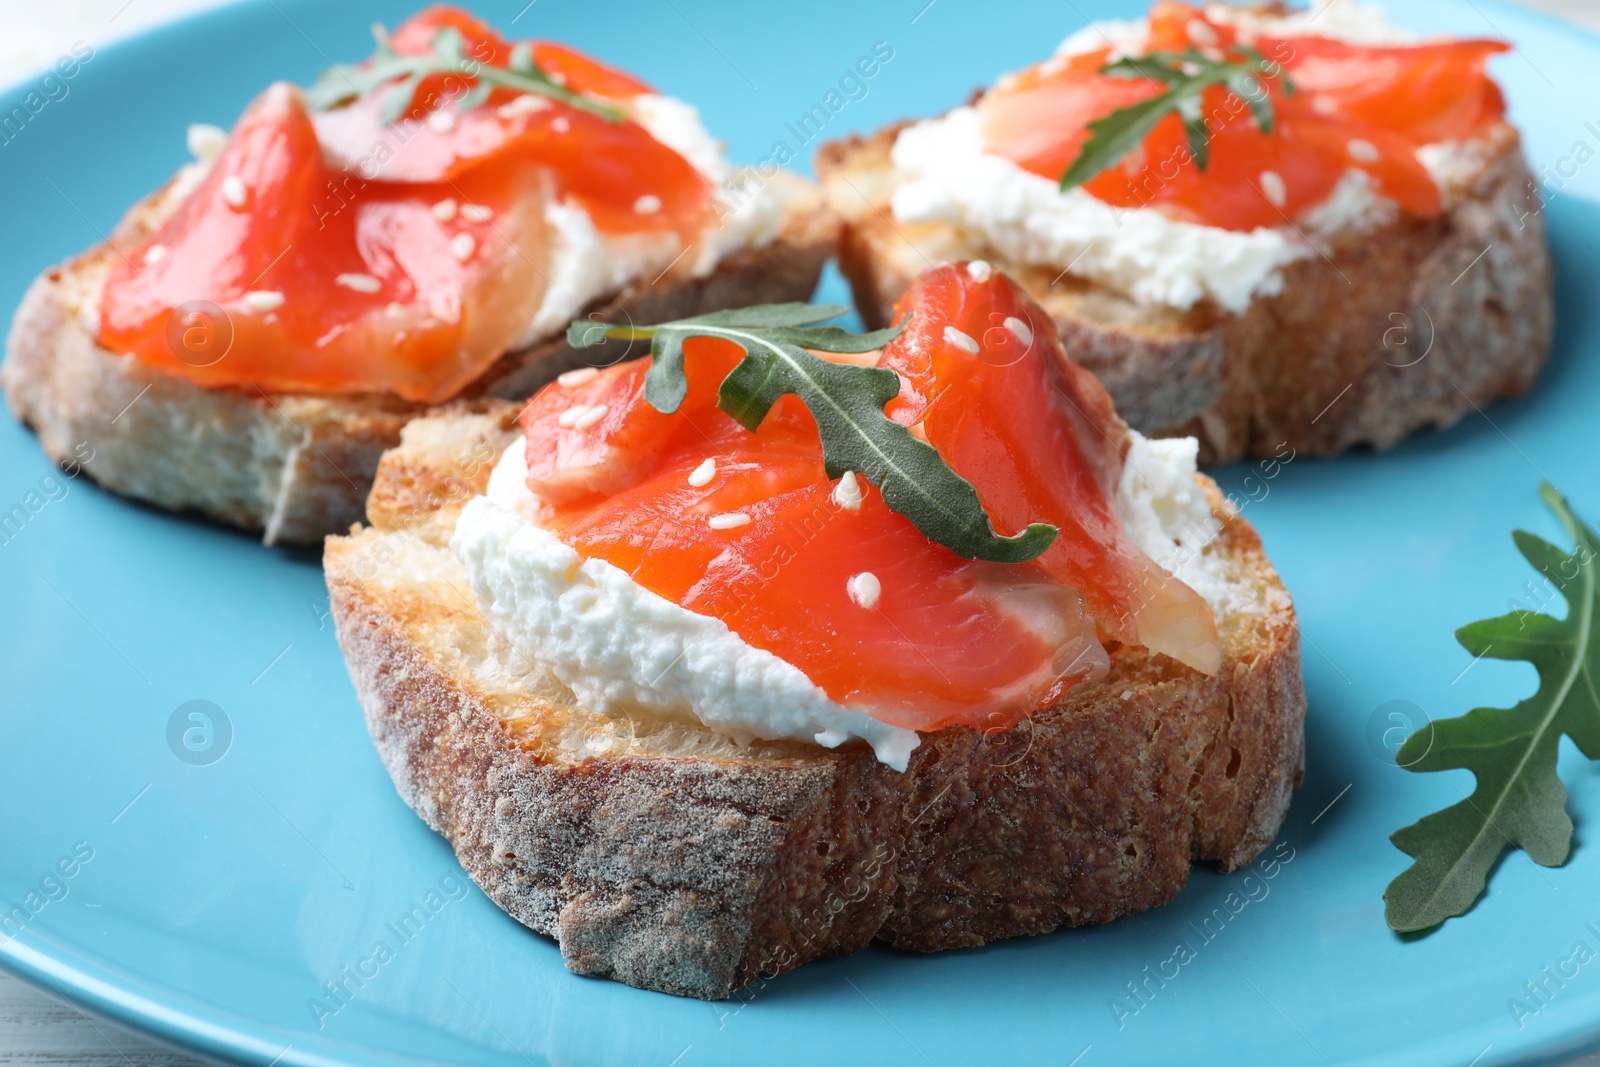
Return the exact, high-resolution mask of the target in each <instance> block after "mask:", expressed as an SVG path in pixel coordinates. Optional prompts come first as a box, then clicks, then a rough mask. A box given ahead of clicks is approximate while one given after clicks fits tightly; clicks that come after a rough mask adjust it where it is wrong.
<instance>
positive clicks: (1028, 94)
mask: <svg viewBox="0 0 1600 1067" xmlns="http://www.w3.org/2000/svg"><path fill="white" fill-rule="evenodd" d="M1145 44H1146V49H1147V50H1148V51H1150V52H1165V53H1174V54H1181V53H1185V52H1187V51H1189V50H1190V49H1196V50H1199V51H1201V52H1203V53H1205V54H1207V55H1211V56H1215V57H1218V58H1222V57H1227V58H1229V59H1234V60H1239V59H1243V58H1245V56H1246V53H1245V52H1243V51H1242V50H1241V49H1242V48H1243V47H1250V48H1253V49H1255V51H1256V52H1257V53H1259V54H1260V55H1261V56H1262V57H1264V59H1266V60H1267V61H1269V62H1271V63H1273V64H1276V70H1277V73H1276V74H1275V75H1272V76H1268V77H1266V78H1265V79H1263V81H1264V84H1265V88H1266V91H1267V92H1268V94H1269V95H1270V96H1271V100H1272V108H1273V112H1274V115H1275V125H1274V129H1273V132H1271V133H1267V132H1264V131H1263V130H1261V129H1260V128H1258V126H1257V124H1256V121H1255V119H1254V117H1253V114H1252V111H1251V109H1250V107H1248V106H1247V104H1246V101H1245V100H1244V99H1243V98H1242V97H1241V96H1239V95H1238V94H1237V93H1234V92H1232V91H1230V90H1229V89H1227V88H1225V87H1222V86H1213V87H1211V88H1209V89H1207V90H1205V92H1204V93H1203V94H1202V98H1201V100H1202V106H1201V113H1202V114H1203V116H1204V117H1205V120H1206V126H1207V129H1208V133H1209V143H1210V150H1209V162H1208V164H1207V166H1206V167H1205V168H1201V167H1200V166H1199V165H1198V164H1197V162H1196V161H1195V160H1194V158H1193V155H1192V153H1191V151H1190V149H1189V143H1188V137H1187V134H1186V131H1185V129H1184V125H1183V122H1182V120H1181V119H1180V118H1179V117H1178V116H1177V115H1168V116H1167V117H1166V118H1164V119H1162V120H1161V122H1160V123H1158V124H1157V125H1156V127H1155V128H1154V129H1153V130H1152V131H1151V133H1150V134H1149V136H1148V137H1146V138H1145V141H1144V144H1143V146H1142V150H1141V151H1138V152H1135V153H1133V154H1132V155H1130V156H1129V157H1127V158H1126V159H1125V160H1123V161H1121V162H1120V163H1119V164H1118V165H1117V166H1114V167H1111V168H1110V169H1108V170H1106V171H1103V172H1102V173H1100V174H1099V175H1097V176H1095V177H1093V178H1091V179H1090V180H1089V181H1087V182H1085V183H1084V186H1083V188H1084V189H1085V190H1086V191H1087V192H1088V193H1090V194H1091V195H1092V196H1095V197H1096V198H1098V199H1100V200H1103V201H1105V202H1106V203H1109V204H1112V205H1115V206H1117V207H1127V208H1133V207H1154V208H1157V209H1159V210H1161V211H1164V212H1166V213H1167V214H1169V215H1171V216H1173V217H1175V218H1178V219H1180V220H1183V221H1190V222H1198V223H1204V224H1206V225H1211V226H1220V227H1222V228H1224V229H1230V230H1250V229H1255V228H1256V227H1262V226H1266V227H1275V226H1281V225H1284V224H1285V222H1286V221H1287V220H1289V219H1292V218H1294V217H1295V216H1297V215H1298V214H1300V213H1301V212H1303V211H1305V210H1307V209H1308V208H1311V207H1314V206H1316V205H1317V204H1320V203H1322V202H1323V201H1325V200H1327V198H1328V197H1329V195H1331V194H1332V193H1333V191H1334V188H1335V187H1336V186H1337V185H1338V183H1339V181H1340V179H1341V178H1342V177H1343V176H1344V175H1345V173H1346V172H1347V171H1349V170H1351V169H1355V170H1359V171H1364V172H1365V173H1366V174H1367V175H1369V177H1370V178H1371V179H1372V180H1373V182H1374V184H1375V185H1376V187H1377V188H1378V190H1379V191H1380V192H1382V193H1383V194H1384V195H1386V196H1388V197H1390V198H1391V199H1393V200H1395V201H1396V202H1398V203H1399V204H1400V205H1401V207H1403V208H1405V209H1406V210H1407V211H1409V212H1410V213H1412V214H1413V215H1416V216H1418V217H1422V218H1432V217H1434V216H1437V215H1438V214H1439V213H1440V211H1441V210H1442V204H1441V201H1440V196H1439V190H1438V187H1437V185H1436V184H1435V183H1434V181H1433V178H1432V177H1431V175H1430V174H1429V172H1428V170H1427V168H1426V167H1424V166H1423V164H1422V163H1421V161H1420V160H1419V159H1418V157H1417V149H1418V148H1420V147H1422V146H1423V145H1427V144H1433V143H1438V142H1441V141H1450V140H1461V139H1466V138H1470V137H1471V136H1473V134H1474V133H1476V132H1478V131H1480V130H1482V129H1483V128H1485V127H1486V126H1488V125H1490V124H1493V123H1495V122H1498V121H1500V119H1501V118H1502V117H1503V115H1504V114H1505V100H1504V97H1503V96H1502V95H1501V93H1500V90H1499V88H1498V87H1497V86H1496V85H1495V83H1494V82H1493V81H1492V80H1491V79H1490V78H1489V76H1488V74H1487V72H1486V69H1485V68H1486V65H1487V63H1488V60H1489V58H1490V57H1491V56H1494V55H1496V54H1499V53H1502V52H1505V51H1507V50H1508V46H1507V45H1505V44H1504V43H1502V42H1499V41H1488V40H1463V41H1446V42H1429V43H1423V44H1416V45H1406V46H1387V47H1370V46H1361V45H1354V44H1349V43H1347V42H1343V41H1338V40H1332V39H1329V38H1325V37H1316V36H1311V35H1305V34H1301V35H1294V36H1284V37H1282V38H1273V37H1267V36H1251V37H1249V38H1248V39H1245V38H1243V37H1242V36H1241V33H1240V30H1239V28H1238V27H1236V26H1234V25H1231V24H1230V23H1228V22H1227V21H1224V20H1220V19H1216V20H1214V19H1212V18H1210V17H1208V16H1207V14H1206V11H1205V9H1204V8H1202V7H1199V6H1196V5H1193V4H1184V3H1176V2H1169V0H1163V2H1161V3H1157V4H1156V5H1155V6H1153V7H1152V8H1151V10H1150V17H1149V31H1148V36H1147V39H1146V42H1145ZM1113 58H1114V56H1113V54H1112V50H1111V48H1110V46H1109V45H1108V46H1107V47H1106V48H1104V49H1099V50H1096V51H1092V52H1088V53H1084V54H1081V55H1076V56H1070V57H1063V58H1058V59H1052V60H1048V61H1046V62H1044V63H1041V64H1038V65H1036V66H1034V67H1032V68H1029V69H1028V70H1025V71H1022V72H1020V73H1018V74H1015V75H1012V76H1009V77H1007V78H1005V79H1002V80H1001V82H1000V84H998V85H997V86H995V88H993V89H992V90H990V91H989V92H987V93H985V94H984V96H983V98H982V100H980V101H979V103H978V105H977V107H978V112H979V116H980V119H981V121H982V125H983V131H984V143H985V147H986V149H987V150H988V151H990V152H993V153H995V154H997V155H1000V156H1004V157H1006V158H1008V159H1010V160H1012V161H1013V162H1014V163H1016V164H1017V165H1018V166H1020V167H1022V168H1023V169H1024V170H1028V171H1031V172H1033V173H1035V174H1039V175H1041V176H1043V177H1047V178H1051V179H1059V178H1060V177H1061V175H1062V174H1063V173H1064V172H1065V171H1066V170H1067V168H1068V167H1070V166H1071V165H1072V163H1073V162H1074V161H1075V160H1076V159H1077V158H1078V156H1079V154H1080V152H1081V151H1082V149H1083V146H1084V144H1085V142H1087V141H1088V139H1089V124H1090V123H1091V122H1095V121H1097V120H1099V119H1103V118H1106V117H1107V116H1109V115H1111V114H1112V113H1113V112H1116V111H1119V110H1121V109H1123V108H1125V107H1128V106H1130V105H1132V104H1136V103H1139V102H1141V101H1143V100H1146V99H1149V98H1151V97H1154V96H1155V95H1157V94H1158V93H1159V92H1161V91H1162V89H1163V85H1162V84H1160V83H1158V82H1155V81H1153V80H1148V79H1141V78H1137V77H1133V78H1129V77H1118V76H1115V75H1110V74H1105V73H1102V70H1103V69H1104V68H1105V66H1106V65H1107V64H1108V63H1110V62H1111V61H1112V59H1113ZM1286 83H1287V84H1286ZM1288 85H1292V87H1293V92H1292V93H1291V92H1290V91H1289V88H1288ZM1263 175H1266V176H1267V177H1263Z"/></svg>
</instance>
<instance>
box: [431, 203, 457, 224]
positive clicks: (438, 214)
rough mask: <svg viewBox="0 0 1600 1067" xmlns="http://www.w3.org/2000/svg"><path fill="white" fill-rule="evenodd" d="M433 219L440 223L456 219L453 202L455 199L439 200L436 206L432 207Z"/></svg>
mask: <svg viewBox="0 0 1600 1067" xmlns="http://www.w3.org/2000/svg"><path fill="white" fill-rule="evenodd" d="M433 217H434V218H436V219H438V220H439V221H440V222H449V221H450V220H451V219H453V218H455V217H456V202H455V199H454V198H453V197H452V198H447V199H444V200H441V201H439V202H438V203H437V204H435V205H433Z"/></svg>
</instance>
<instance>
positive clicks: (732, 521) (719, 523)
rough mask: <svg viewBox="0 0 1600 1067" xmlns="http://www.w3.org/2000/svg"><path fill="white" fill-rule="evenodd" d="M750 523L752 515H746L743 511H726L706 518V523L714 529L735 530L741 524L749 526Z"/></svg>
mask: <svg viewBox="0 0 1600 1067" xmlns="http://www.w3.org/2000/svg"><path fill="white" fill-rule="evenodd" d="M749 524H750V516H748V515H746V514H745V513H744V512H742V511H731V512H725V513H724V514H721V515H713V516H711V518H709V519H707V520H706V525H707V526H709V527H711V528H712V529H713V530H733V529H736V528H738V527H740V526H748V525H749Z"/></svg>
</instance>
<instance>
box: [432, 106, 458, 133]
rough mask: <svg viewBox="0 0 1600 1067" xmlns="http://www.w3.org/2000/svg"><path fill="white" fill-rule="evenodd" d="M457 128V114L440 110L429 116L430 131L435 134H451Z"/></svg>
mask: <svg viewBox="0 0 1600 1067" xmlns="http://www.w3.org/2000/svg"><path fill="white" fill-rule="evenodd" d="M455 128H456V113H455V112H454V111H446V110H444V109H443V108H440V109H439V110H438V111H435V112H434V113H433V114H431V115H429V116H428V129H430V130H432V131H433V132H434V133H449V132H450V131H451V130H453V129H455Z"/></svg>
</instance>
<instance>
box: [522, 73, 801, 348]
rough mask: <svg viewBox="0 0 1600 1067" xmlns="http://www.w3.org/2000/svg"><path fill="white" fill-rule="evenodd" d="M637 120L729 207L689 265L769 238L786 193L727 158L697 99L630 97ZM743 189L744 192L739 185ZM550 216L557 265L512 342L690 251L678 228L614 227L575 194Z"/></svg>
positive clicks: (547, 331) (704, 266) (538, 335)
mask: <svg viewBox="0 0 1600 1067" xmlns="http://www.w3.org/2000/svg"><path fill="white" fill-rule="evenodd" d="M627 107H628V110H629V113H630V115H631V117H632V118H633V119H634V121H636V122H638V123H639V125H641V126H643V127H644V128H645V129H646V130H648V131H649V132H650V135H651V136H652V137H654V138H655V139H656V140H658V141H660V142H661V143H662V144H664V145H666V146H667V147H668V148H670V149H672V150H673V151H675V152H677V153H678V154H679V155H681V156H683V157H684V158H685V159H687V160H688V161H689V162H690V164H692V165H693V166H694V168H695V169H696V170H698V171H699V172H700V173H701V174H702V175H704V176H705V178H706V179H707V180H708V181H710V182H711V183H713V184H714V185H715V186H716V187H717V188H718V190H719V193H718V195H719V197H722V198H723V200H724V203H725V204H726V205H727V206H728V210H724V211H717V212H714V213H713V214H714V215H716V216H718V218H717V221H715V222H713V223H710V224H708V225H707V226H706V227H705V229H704V230H703V231H702V232H701V234H700V236H699V239H698V240H696V241H695V242H694V245H693V247H692V248H691V249H689V250H688V251H690V252H692V253H693V258H690V259H688V261H687V266H688V267H689V269H690V271H691V273H693V274H694V276H695V277H704V276H705V275H707V274H709V273H711V271H713V270H715V269H716V266H717V264H718V263H720V262H721V261H722V260H724V259H726V258H727V257H728V256H730V255H733V254H734V253H736V252H742V251H745V250H746V249H751V248H760V247H762V246H763V245H766V244H770V243H771V241H772V239H773V238H774V237H776V236H777V234H778V228H779V226H780V225H781V224H782V222H783V202H782V199H781V193H780V192H779V190H778V189H776V188H774V186H773V185H772V184H770V183H766V182H751V181H746V180H742V176H741V175H740V174H739V173H738V172H737V171H735V169H734V168H733V167H731V166H730V165H729V164H728V161H727V158H726V156H725V155H724V154H723V151H722V146H721V144H720V143H718V142H717V141H716V140H715V139H714V138H712V136H711V134H710V132H709V131H707V130H706V128H705V125H704V124H703V123H702V122H701V121H700V113H699V111H697V110H696V109H695V108H694V107H693V106H692V105H690V104H687V103H685V102H683V101H682V100H678V99H675V98H674V97H670V96H659V95H655V94H647V95H644V96H640V97H636V98H634V99H633V100H631V101H629V102H628V105H627ZM735 189H737V190H738V191H737V193H734V192H733V190H735ZM545 219H546V221H547V222H548V224H549V233H550V239H551V242H552V245H551V249H550V267H549V271H548V278H547V280H548V283H549V284H548V287H547V288H546V290H545V295H544V301H543V303H541V304H540V306H539V309H538V311H536V312H535V313H534V316H533V318H532V319H531V320H530V321H529V323H528V325H527V327H526V328H525V329H524V330H523V331H522V333H521V334H519V335H518V337H517V339H516V341H514V342H513V343H512V347H513V348H524V347H527V346H528V345H531V344H534V343H535V342H538V341H541V340H543V339H545V338H547V337H550V336H553V335H554V334H556V333H559V332H560V331H562V330H564V329H566V327H567V324H568V323H570V322H571V321H572V320H573V319H575V318H577V317H578V314H579V313H580V312H581V311H582V310H583V309H584V308H585V307H587V306H588V305H589V304H590V303H592V302H594V301H595V300H598V299H600V298H601V297H606V296H611V295H614V294H616V293H618V292H621V291H622V289H624V288H625V287H626V286H628V285H630V284H632V283H633V282H636V281H639V280H641V279H653V278H655V277H656V276H657V275H659V274H661V273H662V272H664V271H665V270H667V268H669V267H671V266H672V265H673V264H674V263H676V262H677V261H678V259H679V257H680V256H683V255H684V254H685V248H684V246H683V245H682V244H681V243H680V242H679V239H678V235H677V234H675V233H654V234H620V235H607V234H602V233H600V231H599V230H597V229H596V228H595V225H594V222H593V221H592V220H591V219H590V218H589V215H588V213H587V212H585V211H584V210H583V208H581V207H579V206H578V205H577V204H576V203H573V202H555V201H553V202H552V203H551V204H550V205H549V207H548V208H547V209H546V210H545Z"/></svg>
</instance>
